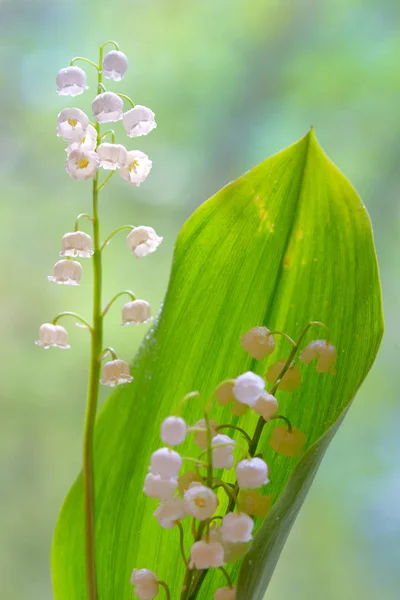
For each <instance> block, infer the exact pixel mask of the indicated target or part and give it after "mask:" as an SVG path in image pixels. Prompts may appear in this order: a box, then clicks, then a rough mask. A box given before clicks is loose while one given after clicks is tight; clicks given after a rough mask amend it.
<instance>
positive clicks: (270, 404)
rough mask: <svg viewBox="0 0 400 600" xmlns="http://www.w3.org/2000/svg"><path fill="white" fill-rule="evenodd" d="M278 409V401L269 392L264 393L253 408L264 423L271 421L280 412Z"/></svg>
mask: <svg viewBox="0 0 400 600" xmlns="http://www.w3.org/2000/svg"><path fill="white" fill-rule="evenodd" d="M278 408H279V406H278V400H277V399H276V398H275V396H273V395H272V394H269V393H268V392H263V393H262V394H261V396H260V397H259V399H258V400H257V402H256V403H255V405H254V406H253V410H254V412H255V413H256V414H257V415H260V416H261V417H262V418H263V419H264V421H269V420H270V419H271V417H273V416H274V414H275V413H276V412H277V411H278Z"/></svg>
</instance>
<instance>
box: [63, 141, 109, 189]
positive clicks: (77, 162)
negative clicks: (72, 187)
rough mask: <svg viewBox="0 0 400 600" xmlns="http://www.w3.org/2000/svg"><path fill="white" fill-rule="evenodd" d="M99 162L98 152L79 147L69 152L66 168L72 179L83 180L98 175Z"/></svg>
mask: <svg viewBox="0 0 400 600" xmlns="http://www.w3.org/2000/svg"><path fill="white" fill-rule="evenodd" d="M99 163H100V161H99V157H98V156H97V154H96V152H87V151H86V150H81V149H79V148H77V149H76V150H72V152H70V153H69V154H68V157H67V160H66V162H65V170H66V171H67V173H68V175H69V176H70V177H72V179H76V180H77V181H82V180H86V179H90V178H91V177H94V176H95V175H96V172H97V169H98V168H99Z"/></svg>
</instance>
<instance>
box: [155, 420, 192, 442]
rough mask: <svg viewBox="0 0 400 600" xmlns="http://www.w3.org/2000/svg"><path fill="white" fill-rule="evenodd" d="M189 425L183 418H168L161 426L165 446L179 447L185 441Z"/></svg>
mask: <svg viewBox="0 0 400 600" xmlns="http://www.w3.org/2000/svg"><path fill="white" fill-rule="evenodd" d="M186 434H187V425H186V423H185V421H184V420H183V419H182V418H181V417H167V418H166V419H164V421H163V422H162V424H161V432H160V437H161V439H162V441H163V442H164V444H168V445H169V446H178V444H182V442H184V441H185V439H186Z"/></svg>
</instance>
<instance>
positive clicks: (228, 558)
mask: <svg viewBox="0 0 400 600" xmlns="http://www.w3.org/2000/svg"><path fill="white" fill-rule="evenodd" d="M209 538H210V540H209V541H210V542H219V543H220V544H221V545H222V547H223V549H224V561H225V562H226V563H227V564H231V563H234V562H236V561H238V560H240V559H241V558H243V556H244V555H245V554H246V552H247V550H248V549H249V543H248V542H236V543H232V542H225V541H224V540H223V539H222V534H221V527H218V528H216V527H215V524H213V525H212V526H211V527H210V532H209Z"/></svg>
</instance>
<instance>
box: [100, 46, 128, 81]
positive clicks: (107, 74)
mask: <svg viewBox="0 0 400 600" xmlns="http://www.w3.org/2000/svg"><path fill="white" fill-rule="evenodd" d="M127 70H128V58H127V56H126V54H124V53H123V52H120V51H119V50H111V52H108V53H107V54H106V55H105V57H104V59H103V75H104V78H105V79H113V80H114V81H121V79H122V78H123V76H124V75H125V73H126V71H127Z"/></svg>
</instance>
